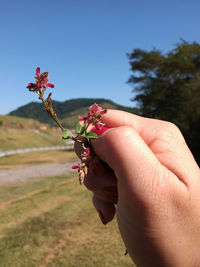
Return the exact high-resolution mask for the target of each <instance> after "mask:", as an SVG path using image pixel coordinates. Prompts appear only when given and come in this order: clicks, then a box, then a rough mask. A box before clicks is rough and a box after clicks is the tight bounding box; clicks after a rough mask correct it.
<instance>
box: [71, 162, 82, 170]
mask: <svg viewBox="0 0 200 267" xmlns="http://www.w3.org/2000/svg"><path fill="white" fill-rule="evenodd" d="M80 167H81V166H80V163H78V164H77V165H73V166H72V169H79V168H80Z"/></svg>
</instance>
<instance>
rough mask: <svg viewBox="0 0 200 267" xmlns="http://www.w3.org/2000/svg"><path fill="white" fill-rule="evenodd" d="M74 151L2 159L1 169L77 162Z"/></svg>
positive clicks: (0, 160) (19, 155)
mask: <svg viewBox="0 0 200 267" xmlns="http://www.w3.org/2000/svg"><path fill="white" fill-rule="evenodd" d="M77 160H78V159H77V156H76V154H75V152H74V151H66V150H50V151H34V152H27V153H23V154H16V155H10V156H6V157H2V158H0V169H5V168H6V169H8V168H14V167H19V166H25V165H33V164H42V163H57V162H69V161H77Z"/></svg>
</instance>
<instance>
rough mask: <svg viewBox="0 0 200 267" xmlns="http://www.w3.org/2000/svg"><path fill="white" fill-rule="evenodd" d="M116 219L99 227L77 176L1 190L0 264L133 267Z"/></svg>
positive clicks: (24, 266) (7, 266)
mask: <svg viewBox="0 0 200 267" xmlns="http://www.w3.org/2000/svg"><path fill="white" fill-rule="evenodd" d="M124 251H125V248H124V245H123V242H122V240H121V238H120V235H119V233H118V230H117V224H116V221H115V220H114V221H113V222H111V223H110V224H108V225H106V226H104V225H102V224H101V222H100V220H99V218H98V215H97V213H96V211H95V210H94V208H93V206H92V203H91V193H90V192H89V191H87V190H86V189H85V188H84V187H83V186H80V185H79V184H78V179H77V177H76V175H75V174H71V175H69V176H67V177H66V176H56V177H43V178H40V179H36V180H32V181H27V182H25V183H17V184H8V185H4V186H2V187H1V188H0V265H1V266H5V267H13V266H15V267H21V266H23V267H26V266H27V267H33V266H37V267H38V266H39V267H42V266H48V267H50V266H52V267H54V266H55V267H56V266H69V267H70V266H74V267H75V266H79V267H84V266H88V267H90V266H91V267H93V266H97V267H102V266H118V267H121V266H123V267H126V266H132V262H131V260H130V258H129V256H124Z"/></svg>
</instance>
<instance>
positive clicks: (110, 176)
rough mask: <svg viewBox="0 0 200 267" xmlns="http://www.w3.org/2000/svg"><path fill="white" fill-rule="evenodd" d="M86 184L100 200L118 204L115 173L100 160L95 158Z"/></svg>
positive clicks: (91, 163)
mask: <svg viewBox="0 0 200 267" xmlns="http://www.w3.org/2000/svg"><path fill="white" fill-rule="evenodd" d="M84 184H85V186H86V187H87V189H89V190H91V191H92V192H93V193H94V194H95V195H96V196H97V197H98V198H99V199H102V200H104V201H106V202H109V203H112V204H114V203H115V204H116V203H117V201H118V193H117V179H116V177H115V175H114V172H113V171H112V170H111V169H110V168H109V167H108V166H107V165H106V164H105V163H103V162H101V161H100V160H99V159H98V158H94V159H93V160H92V161H91V162H90V165H89V170H88V175H87V177H86V178H85V181H84Z"/></svg>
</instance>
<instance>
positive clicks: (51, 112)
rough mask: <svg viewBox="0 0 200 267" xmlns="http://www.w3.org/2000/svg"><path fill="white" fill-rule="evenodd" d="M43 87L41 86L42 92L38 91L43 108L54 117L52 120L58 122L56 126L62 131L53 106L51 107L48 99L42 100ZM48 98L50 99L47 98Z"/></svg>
mask: <svg viewBox="0 0 200 267" xmlns="http://www.w3.org/2000/svg"><path fill="white" fill-rule="evenodd" d="M45 89H46V88H45V87H44V88H43V90H42V92H41V91H40V92H39V99H41V100H42V102H43V104H44V107H45V110H46V111H47V112H48V114H49V115H50V116H51V117H52V118H53V119H54V121H55V122H56V123H57V124H58V126H59V127H60V129H61V131H62V132H63V131H64V128H63V126H62V124H61V122H60V121H59V119H58V117H57V115H56V113H55V111H54V110H53V107H52V104H51V103H50V101H45V100H44V97H43V95H44V92H45ZM49 100H50V99H49Z"/></svg>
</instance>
